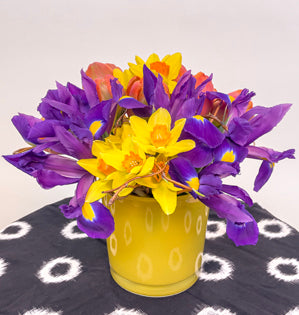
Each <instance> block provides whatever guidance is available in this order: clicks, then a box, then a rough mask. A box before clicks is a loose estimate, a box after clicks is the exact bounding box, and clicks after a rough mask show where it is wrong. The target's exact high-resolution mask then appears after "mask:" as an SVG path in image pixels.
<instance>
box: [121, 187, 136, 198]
mask: <svg viewBox="0 0 299 315" xmlns="http://www.w3.org/2000/svg"><path fill="white" fill-rule="evenodd" d="M133 190H134V188H132V187H126V188H124V189H123V190H121V192H120V193H119V194H118V196H119V197H125V196H128V195H129V194H130V193H131V192H132V191H133Z"/></svg>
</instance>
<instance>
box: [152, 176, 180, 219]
mask: <svg viewBox="0 0 299 315" xmlns="http://www.w3.org/2000/svg"><path fill="white" fill-rule="evenodd" d="M152 192H153V196H154V198H155V199H156V200H157V202H158V203H159V205H160V206H161V208H162V210H163V212H164V213H166V214H172V213H173V212H174V211H175V208H176V205H177V193H176V192H175V191H172V190H170V189H169V187H168V185H167V182H165V181H164V180H162V181H161V182H160V184H159V185H158V186H157V187H156V188H152Z"/></svg>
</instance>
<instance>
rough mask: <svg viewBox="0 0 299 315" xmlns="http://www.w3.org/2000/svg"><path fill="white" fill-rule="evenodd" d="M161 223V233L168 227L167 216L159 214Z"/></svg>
mask: <svg viewBox="0 0 299 315" xmlns="http://www.w3.org/2000/svg"><path fill="white" fill-rule="evenodd" d="M161 223H162V228H163V231H164V232H166V231H167V230H168V227H169V215H167V214H164V213H161Z"/></svg>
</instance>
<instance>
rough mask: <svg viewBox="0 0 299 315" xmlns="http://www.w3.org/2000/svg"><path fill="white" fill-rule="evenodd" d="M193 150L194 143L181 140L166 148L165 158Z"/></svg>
mask: <svg viewBox="0 0 299 315" xmlns="http://www.w3.org/2000/svg"><path fill="white" fill-rule="evenodd" d="M193 148H195V142H194V141H193V140H189V139H186V140H181V141H179V142H176V143H175V144H173V145H170V146H168V147H167V152H166V153H165V155H166V156H174V155H177V154H179V153H182V152H187V151H190V150H192V149H193Z"/></svg>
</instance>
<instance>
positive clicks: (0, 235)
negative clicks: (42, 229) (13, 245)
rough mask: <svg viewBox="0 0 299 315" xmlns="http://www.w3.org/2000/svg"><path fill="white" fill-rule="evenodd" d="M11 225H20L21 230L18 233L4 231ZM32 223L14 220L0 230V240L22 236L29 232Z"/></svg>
mask: <svg viewBox="0 0 299 315" xmlns="http://www.w3.org/2000/svg"><path fill="white" fill-rule="evenodd" d="M9 227H18V228H19V230H18V231H17V232H16V233H5V232H4V231H5V230H6V229H7V228H9ZM31 228H32V227H31V225H30V224H28V223H27V222H24V221H17V222H13V223H11V224H10V225H8V226H7V227H6V228H5V229H4V230H2V231H0V240H13V239H16V238H21V237H23V236H25V235H26V234H28V233H29V231H30V230H31Z"/></svg>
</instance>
